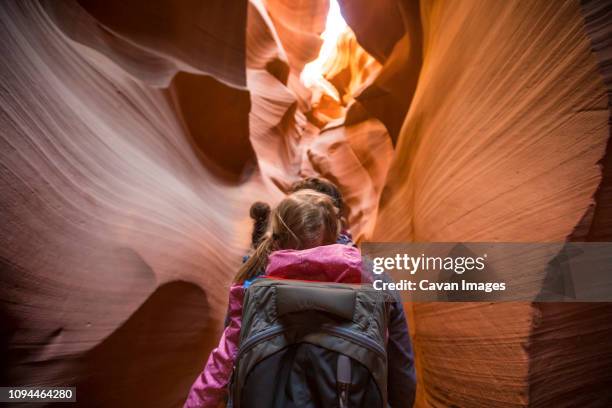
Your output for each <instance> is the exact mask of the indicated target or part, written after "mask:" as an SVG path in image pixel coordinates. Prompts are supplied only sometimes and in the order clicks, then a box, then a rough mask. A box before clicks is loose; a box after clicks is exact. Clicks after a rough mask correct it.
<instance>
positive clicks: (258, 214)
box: [249, 201, 270, 249]
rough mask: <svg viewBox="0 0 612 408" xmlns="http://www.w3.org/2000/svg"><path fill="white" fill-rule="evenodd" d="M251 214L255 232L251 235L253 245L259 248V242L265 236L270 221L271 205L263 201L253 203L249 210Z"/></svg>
mask: <svg viewBox="0 0 612 408" xmlns="http://www.w3.org/2000/svg"><path fill="white" fill-rule="evenodd" d="M249 215H250V216H251V218H252V219H253V233H252V235H251V247H252V248H253V249H257V247H258V246H259V243H260V242H261V240H262V239H263V238H264V234H265V233H266V230H267V229H268V223H269V221H270V206H269V205H268V204H266V203H262V202H261V201H257V202H255V203H253V205H252V206H251V209H250V210H249Z"/></svg>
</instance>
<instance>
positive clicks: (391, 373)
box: [387, 301, 416, 408]
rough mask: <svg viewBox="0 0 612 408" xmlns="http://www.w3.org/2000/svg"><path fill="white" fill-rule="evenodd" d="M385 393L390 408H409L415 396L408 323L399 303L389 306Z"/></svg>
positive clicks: (414, 372)
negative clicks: (386, 392)
mask: <svg viewBox="0 0 612 408" xmlns="http://www.w3.org/2000/svg"><path fill="white" fill-rule="evenodd" d="M389 306H390V310H389V341H388V344H387V352H388V356H389V357H388V361H389V364H388V374H387V375H388V379H387V384H388V387H387V391H388V398H389V405H391V408H404V407H406V408H409V407H412V405H413V404H414V398H415V395H416V371H415V368H414V354H413V351H412V343H411V341H410V333H409V332H408V323H407V322H406V315H405V314H404V307H403V305H402V303H401V301H395V302H392V303H390V304H389Z"/></svg>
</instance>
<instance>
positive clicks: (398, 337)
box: [184, 190, 416, 408]
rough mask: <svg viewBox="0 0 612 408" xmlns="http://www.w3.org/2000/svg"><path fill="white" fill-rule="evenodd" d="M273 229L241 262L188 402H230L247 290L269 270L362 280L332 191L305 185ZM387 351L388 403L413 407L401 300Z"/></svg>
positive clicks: (192, 406)
mask: <svg viewBox="0 0 612 408" xmlns="http://www.w3.org/2000/svg"><path fill="white" fill-rule="evenodd" d="M270 218H271V220H270V225H269V227H268V231H267V232H266V233H265V234H264V236H263V237H262V238H261V239H260V240H259V243H258V245H257V247H256V249H255V251H254V253H253V255H252V256H251V257H249V258H248V259H247V260H246V262H245V263H244V264H243V265H242V267H241V268H240V270H239V271H238V274H237V275H236V278H235V280H234V283H233V285H232V286H231V288H230V293H229V304H228V314H227V319H226V327H225V330H224V331H223V334H222V336H221V339H220V341H219V345H218V346H217V348H215V349H214V350H213V351H212V352H211V354H210V356H209V358H208V361H207V362H206V365H205V367H204V370H203V371H202V373H201V374H200V375H199V376H198V377H197V378H196V380H195V382H194V384H193V385H192V387H191V389H190V391H189V395H188V397H187V400H186V401H185V405H184V407H186V408H196V407H198V408H217V407H219V406H221V404H222V403H224V402H225V400H226V397H227V394H228V385H229V381H230V378H231V374H232V369H233V364H234V360H235V357H236V354H237V352H238V347H239V344H238V343H239V338H240V325H241V317H242V302H243V298H244V291H245V289H246V288H248V286H249V285H250V284H251V282H252V281H253V280H254V279H256V278H258V277H260V276H262V275H266V276H269V277H274V278H282V279H303V280H317V281H325V282H341V283H360V282H363V281H364V280H370V279H369V278H371V276H369V275H368V274H367V273H364V269H363V267H362V258H361V254H360V252H359V250H358V249H357V248H355V247H354V246H353V245H346V244H337V243H336V242H337V241H338V240H339V238H340V237H341V222H340V221H339V217H338V209H337V207H336V206H335V205H334V203H333V201H332V200H331V199H330V197H329V196H327V195H325V194H322V193H319V192H315V191H312V190H300V191H297V192H295V193H293V194H291V195H290V196H288V197H287V198H285V199H284V200H283V201H281V203H279V205H278V206H277V207H276V208H275V209H274V211H272V214H271V215H270ZM390 310H391V312H390V319H389V322H390V323H389V340H388V350H389V353H392V354H393V359H390V365H389V384H390V387H391V388H392V389H389V390H388V392H389V402H390V405H391V407H393V408H395V407H400V406H401V407H404V406H405V407H410V406H412V403H413V401H414V394H415V388H416V377H415V372H414V364H413V355H412V346H411V343H410V337H409V334H408V327H407V324H406V318H405V315H404V312H403V308H402V304H401V302H394V303H392V304H391V308H390Z"/></svg>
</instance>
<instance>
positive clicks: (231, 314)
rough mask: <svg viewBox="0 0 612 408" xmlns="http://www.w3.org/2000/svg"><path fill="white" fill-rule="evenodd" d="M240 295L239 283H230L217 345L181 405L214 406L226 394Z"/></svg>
mask: <svg viewBox="0 0 612 408" xmlns="http://www.w3.org/2000/svg"><path fill="white" fill-rule="evenodd" d="M242 299H243V289H242V287H239V286H234V287H232V289H230V299H229V305H228V315H227V325H226V327H225V330H223V334H222V336H221V339H220V340H219V345H218V346H217V347H216V348H215V349H214V350H213V351H212V352H211V353H210V356H209V357H208V361H207V362H206V365H205V366H204V370H203V371H202V373H201V374H200V375H199V376H198V377H197V378H196V380H195V382H194V383H193V385H192V386H191V390H189V395H188V396H187V400H186V401H185V404H184V408H196V407H197V408H217V407H218V405H219V404H220V403H221V401H223V400H224V399H225V397H226V396H227V393H228V392H227V386H228V384H229V380H230V377H231V375H232V369H233V365H234V359H235V358H236V353H237V351H238V342H239V339H240V325H241V318H242Z"/></svg>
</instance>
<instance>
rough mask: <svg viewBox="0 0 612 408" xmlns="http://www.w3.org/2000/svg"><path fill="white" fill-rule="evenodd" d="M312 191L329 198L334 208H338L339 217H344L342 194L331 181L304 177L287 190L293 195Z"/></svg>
mask: <svg viewBox="0 0 612 408" xmlns="http://www.w3.org/2000/svg"><path fill="white" fill-rule="evenodd" d="M306 189H307V190H314V191H318V192H319V193H323V194H325V195H327V196H329V197H330V198H331V199H332V201H333V202H334V205H335V206H336V208H338V211H339V214H340V216H343V215H344V200H343V199H342V193H340V190H339V189H338V187H337V186H336V185H335V184H334V183H332V182H331V181H329V180H327V179H324V178H322V177H306V178H305V179H302V180H300V181H296V182H295V183H293V184H292V185H291V187H290V188H289V192H290V193H295V192H296V191H299V190H306Z"/></svg>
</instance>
